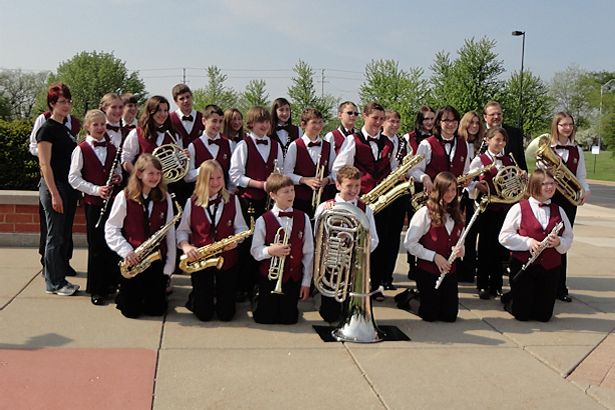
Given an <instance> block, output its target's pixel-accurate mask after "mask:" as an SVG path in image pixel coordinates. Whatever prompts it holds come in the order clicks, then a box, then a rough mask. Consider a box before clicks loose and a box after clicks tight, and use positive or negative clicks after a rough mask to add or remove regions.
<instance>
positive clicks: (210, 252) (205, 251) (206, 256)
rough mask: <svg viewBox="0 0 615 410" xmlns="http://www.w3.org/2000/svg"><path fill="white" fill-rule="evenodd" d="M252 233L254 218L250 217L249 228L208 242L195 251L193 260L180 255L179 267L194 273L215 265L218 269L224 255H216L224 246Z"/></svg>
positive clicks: (222, 262) (222, 250) (220, 266)
mask: <svg viewBox="0 0 615 410" xmlns="http://www.w3.org/2000/svg"><path fill="white" fill-rule="evenodd" d="M253 233H254V218H252V217H251V218H250V229H248V230H247V231H242V232H239V233H236V234H235V235H231V236H227V237H226V238H224V239H222V240H220V241H218V242H214V243H210V244H209V245H205V246H201V247H200V248H198V249H197V250H196V251H197V253H198V254H199V256H198V258H197V259H196V260H194V261H189V260H188V257H187V256H186V255H182V256H180V258H179V268H180V269H181V270H183V271H184V272H186V273H194V272H198V271H200V270H203V269H207V268H211V267H214V266H215V267H216V269H218V270H220V269H221V268H222V265H224V257H223V256H217V255H218V254H220V253H222V252H224V248H226V247H227V246H228V245H230V244H232V243H237V242H239V241H241V240H243V239H245V238H247V237H249V236H252V234H253Z"/></svg>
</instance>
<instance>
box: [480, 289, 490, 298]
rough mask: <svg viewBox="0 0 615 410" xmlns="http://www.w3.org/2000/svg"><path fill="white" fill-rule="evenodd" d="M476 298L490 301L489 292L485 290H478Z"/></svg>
mask: <svg viewBox="0 0 615 410" xmlns="http://www.w3.org/2000/svg"><path fill="white" fill-rule="evenodd" d="M478 297H479V298H481V299H483V300H489V299H491V295H489V291H488V290H487V289H479V290H478Z"/></svg>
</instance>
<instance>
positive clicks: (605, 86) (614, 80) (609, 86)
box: [598, 78, 615, 147]
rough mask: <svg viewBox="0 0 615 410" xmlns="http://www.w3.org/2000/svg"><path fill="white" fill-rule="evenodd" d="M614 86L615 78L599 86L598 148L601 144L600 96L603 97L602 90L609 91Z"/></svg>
mask: <svg viewBox="0 0 615 410" xmlns="http://www.w3.org/2000/svg"><path fill="white" fill-rule="evenodd" d="M614 84H615V78H613V79H611V80H609V81H607V82H606V83H605V84H602V85H601V86H600V122H599V123H598V127H599V130H598V147H600V146H601V145H602V144H601V143H602V96H603V95H604V90H605V89H606V90H607V91H609V90H611V86H612V85H614Z"/></svg>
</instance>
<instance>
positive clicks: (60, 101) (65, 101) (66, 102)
mask: <svg viewBox="0 0 615 410" xmlns="http://www.w3.org/2000/svg"><path fill="white" fill-rule="evenodd" d="M72 103H73V101H72V100H58V101H56V104H72Z"/></svg>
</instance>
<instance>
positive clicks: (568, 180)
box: [525, 134, 583, 206]
mask: <svg viewBox="0 0 615 410" xmlns="http://www.w3.org/2000/svg"><path fill="white" fill-rule="evenodd" d="M525 154H526V156H530V157H535V158H536V165H537V166H538V167H539V168H543V169H545V170H547V171H549V172H550V173H551V174H552V175H553V179H555V181H557V184H556V185H555V186H556V188H557V190H558V191H559V193H560V194H562V195H563V196H564V197H565V198H566V199H567V200H568V201H570V203H572V204H574V205H576V206H579V205H581V197H582V196H583V187H582V186H581V183H580V182H579V180H578V179H577V177H576V176H575V175H574V174H573V173H572V171H570V169H568V167H567V166H566V165H565V164H564V163H563V161H562V159H561V158H560V157H559V155H557V154H556V153H555V151H553V149H552V148H551V136H550V135H549V134H542V135H540V136H539V137H536V138H535V139H534V140H532V142H530V145H528V146H527V149H526V151H525Z"/></svg>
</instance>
